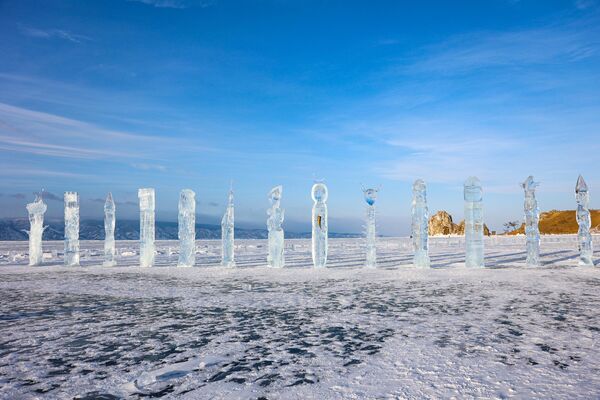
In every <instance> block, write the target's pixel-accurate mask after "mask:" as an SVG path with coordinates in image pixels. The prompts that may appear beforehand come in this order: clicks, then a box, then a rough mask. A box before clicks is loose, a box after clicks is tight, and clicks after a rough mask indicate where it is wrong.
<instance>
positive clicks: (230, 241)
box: [221, 189, 235, 267]
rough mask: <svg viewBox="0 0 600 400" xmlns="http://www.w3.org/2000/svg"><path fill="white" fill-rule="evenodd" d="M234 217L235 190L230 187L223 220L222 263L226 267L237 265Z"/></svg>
mask: <svg viewBox="0 0 600 400" xmlns="http://www.w3.org/2000/svg"><path fill="white" fill-rule="evenodd" d="M233 217H234V214H233V190H231V189H230V190H229V197H228V200H227V210H225V214H224V215H223V219H222V220H221V265H223V266H224V267H235V260H234V237H233V232H234V218H233Z"/></svg>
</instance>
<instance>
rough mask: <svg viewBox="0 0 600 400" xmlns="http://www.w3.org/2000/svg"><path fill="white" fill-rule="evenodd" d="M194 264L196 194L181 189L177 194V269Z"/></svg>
mask: <svg viewBox="0 0 600 400" xmlns="http://www.w3.org/2000/svg"><path fill="white" fill-rule="evenodd" d="M195 263H196V193H194V192H193V191H192V190H190V189H183V190H182V191H181V193H180V194H179V262H178V263H177V266H178V267H193V266H194V264H195Z"/></svg>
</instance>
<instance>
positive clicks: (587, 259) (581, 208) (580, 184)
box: [575, 175, 594, 265]
mask: <svg viewBox="0 0 600 400" xmlns="http://www.w3.org/2000/svg"><path fill="white" fill-rule="evenodd" d="M575 200H576V201H577V224H578V225H579V230H578V231H577V240H578V242H579V265H594V262H593V260H592V252H593V251H592V250H593V249H592V235H591V234H590V226H591V225H592V221H591V218H590V211H589V209H588V207H589V204H590V194H589V193H588V187H587V184H586V183H585V181H584V180H583V177H582V176H581V175H579V177H578V178H577V185H576V186H575Z"/></svg>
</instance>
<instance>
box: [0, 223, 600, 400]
mask: <svg viewBox="0 0 600 400" xmlns="http://www.w3.org/2000/svg"><path fill="white" fill-rule="evenodd" d="M524 242H525V238H524V237H523V236H519V237H489V238H486V239H485V245H486V254H485V262H486V266H487V267H488V268H486V269H466V268H464V238H463V237H449V238H443V237H433V238H430V255H431V264H432V267H433V268H432V269H428V270H423V269H415V268H413V267H412V266H411V262H412V246H411V242H410V239H408V238H380V239H378V265H379V268H378V269H374V270H373V269H364V268H362V267H363V265H364V263H365V255H364V240H360V239H331V240H330V241H329V245H330V249H329V261H328V267H329V268H327V269H325V270H314V269H311V268H310V266H312V260H311V255H310V241H309V240H288V241H286V243H285V247H286V266H287V267H289V268H285V269H269V268H266V267H265V265H266V253H267V248H266V246H267V242H266V240H240V241H236V247H235V251H236V263H237V266H238V268H234V269H225V268H222V267H220V266H219V262H220V257H221V249H220V241H198V242H197V252H196V267H195V268H176V267H174V266H175V265H176V264H177V259H178V254H177V250H178V244H177V242H176V241H158V242H157V249H158V254H157V256H156V266H157V267H156V268H139V267H137V265H139V254H138V250H139V246H138V243H137V242H134V241H118V242H117V257H116V260H117V262H118V266H117V267H102V266H101V263H102V256H103V251H102V245H103V244H102V242H100V241H89V242H86V241H82V242H81V249H82V252H81V264H82V266H81V267H64V266H62V262H63V259H62V257H63V255H62V249H63V243H62V242H44V260H45V265H43V266H40V267H28V266H27V254H26V253H27V243H26V242H0V298H1V301H0V308H1V312H0V319H1V322H0V397H1V398H39V397H44V398H88V399H92V398H102V399H112V398H123V397H130V398H143V397H144V398H145V397H150V398H152V397H160V396H166V397H178V398H190V399H204V398H206V399H260V398H262V399H373V398H390V399H393V398H453V397H454V398H457V399H464V398H544V399H548V398H570V399H573V398H575V399H576V398H581V399H589V398H598V397H599V396H600V354H599V345H600V268H598V261H597V260H598V259H600V251H598V250H600V236H594V246H595V249H598V250H596V252H595V254H594V257H595V259H596V265H597V266H596V267H578V266H577V242H576V236H575V235H563V236H543V237H542V242H541V257H540V258H541V262H542V264H543V266H541V267H539V268H527V267H525V265H524V263H525V243H524Z"/></svg>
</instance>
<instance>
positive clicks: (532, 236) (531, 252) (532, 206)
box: [521, 175, 540, 266]
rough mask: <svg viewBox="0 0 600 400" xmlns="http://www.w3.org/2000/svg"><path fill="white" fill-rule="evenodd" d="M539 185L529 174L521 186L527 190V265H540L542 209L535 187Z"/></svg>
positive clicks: (525, 207)
mask: <svg viewBox="0 0 600 400" xmlns="http://www.w3.org/2000/svg"><path fill="white" fill-rule="evenodd" d="M538 185H539V183H538V182H535V181H534V180H533V176H531V175H530V176H528V177H527V179H526V180H525V182H523V183H522V184H521V187H522V188H523V190H524V191H525V203H524V205H523V208H524V210H525V236H526V237H527V261H526V262H527V265H531V266H535V265H540V229H539V226H538V223H539V220H540V209H539V208H538V204H537V200H536V198H535V188H536V187H537V186H538Z"/></svg>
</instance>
